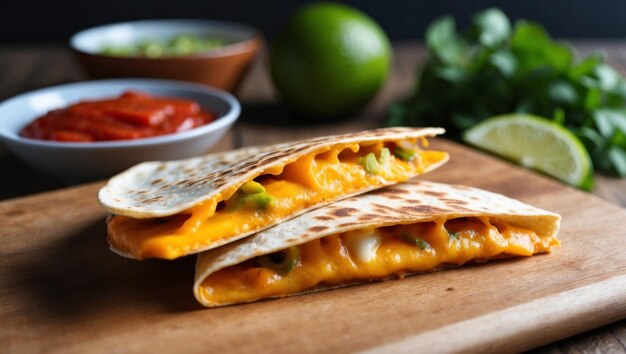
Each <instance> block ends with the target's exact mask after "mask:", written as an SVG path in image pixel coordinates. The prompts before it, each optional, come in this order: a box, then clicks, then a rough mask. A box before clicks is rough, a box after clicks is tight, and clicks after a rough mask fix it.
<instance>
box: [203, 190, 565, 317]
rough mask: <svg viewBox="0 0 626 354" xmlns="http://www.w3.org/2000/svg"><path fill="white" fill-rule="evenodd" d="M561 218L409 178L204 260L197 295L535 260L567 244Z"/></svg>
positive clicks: (212, 300) (289, 290) (228, 298)
mask: <svg viewBox="0 0 626 354" xmlns="http://www.w3.org/2000/svg"><path fill="white" fill-rule="evenodd" d="M560 218H561V217H560V216H559V215H558V214H555V213H552V212H548V211H545V210H541V209H538V208H535V207H532V206H530V205H527V204H524V203H522V202H520V201H517V200H513V199H510V198H507V197H505V196H503V195H500V194H495V193H491V192H487V191H484V190H480V189H477V188H470V187H465V186H456V185H446V184H440V183H433V182H425V181H409V182H406V183H402V184H398V185H395V186H392V187H388V188H384V189H380V190H377V191H373V192H370V193H368V194H363V195H359V196H355V197H352V198H349V199H344V200H341V201H338V202H335V203H333V204H330V205H327V206H324V207H322V208H319V209H316V210H313V211H310V212H308V213H306V214H303V215H300V216H298V217H296V218H293V219H291V220H289V221H286V222H284V223H281V224H279V225H277V226H275V227H273V228H270V229H267V230H265V231H262V232H260V233H257V234H255V235H253V236H251V237H248V238H246V239H243V240H240V241H238V242H235V243H231V244H228V245H225V246H223V247H220V248H217V249H214V250H211V251H208V252H204V253H201V254H200V255H198V261H197V263H196V276H195V283H194V295H195V297H196V298H197V300H198V301H199V302H200V303H201V304H202V305H204V306H207V307H215V306H223V305H228V304H235V303H243V302H251V301H256V300H259V299H264V298H271V297H282V296H289V295H295V294H301V293H307V292H312V291H319V290H323V289H328V288H334V287H341V286H346V285H352V284H357V283H363V282H370V281H373V280H385V279H389V278H393V277H400V278H401V277H403V276H405V275H410V274H417V273H423V272H430V271H434V270H439V269H443V268H448V267H453V266H459V265H462V264H464V263H467V262H472V261H474V262H482V261H487V260H491V259H499V258H503V257H513V256H532V255H533V254H537V253H544V252H549V251H550V250H551V248H552V247H554V246H558V245H560V242H559V240H558V239H557V238H556V234H557V232H558V229H559V224H560Z"/></svg>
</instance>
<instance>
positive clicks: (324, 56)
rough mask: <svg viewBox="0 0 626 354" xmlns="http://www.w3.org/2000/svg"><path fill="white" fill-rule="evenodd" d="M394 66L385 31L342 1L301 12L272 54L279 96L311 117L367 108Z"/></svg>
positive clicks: (343, 113)
mask: <svg viewBox="0 0 626 354" xmlns="http://www.w3.org/2000/svg"><path fill="white" fill-rule="evenodd" d="M390 62H391V45H390V43H389V39H388V38H387V36H386V35H385V32H384V31H383V30H382V29H381V27H380V26H379V25H378V24H377V23H376V22H375V21H374V20H373V19H371V18H370V17H369V16H367V15H366V14H364V13H363V12H361V11H358V10H356V9H354V8H351V7H349V6H346V5H342V4H337V3H313V4H310V5H307V6H304V7H303V8H301V9H300V10H299V11H298V12H296V14H294V15H293V17H291V19H290V20H289V21H288V22H287V24H286V25H285V27H284V28H283V29H282V30H281V31H280V33H279V34H278V36H277V37H276V39H275V40H274V43H273V44H272V49H271V53H270V69H271V74H272V79H273V81H274V85H275V86H276V88H277V89H278V92H279V93H280V94H281V96H282V97H283V99H284V100H285V101H286V102H287V104H288V105H290V106H291V107H292V108H293V109H294V110H296V111H297V112H298V113H300V114H302V115H304V116H306V117H309V118H312V119H331V118H337V117H340V116H342V115H348V114H350V113H352V112H354V111H356V110H358V109H359V108H361V107H363V106H364V105H365V104H366V103H367V102H368V101H369V100H370V99H371V98H372V97H373V96H374V94H375V93H376V92H377V91H378V89H379V88H380V87H381V85H382V84H383V83H384V82H385V79H386V78H387V74H388V72H389V65H390Z"/></svg>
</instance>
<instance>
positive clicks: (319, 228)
mask: <svg viewBox="0 0 626 354" xmlns="http://www.w3.org/2000/svg"><path fill="white" fill-rule="evenodd" d="M326 229H328V226H323V225H320V226H313V227H310V228H309V231H311V232H321V231H324V230H326Z"/></svg>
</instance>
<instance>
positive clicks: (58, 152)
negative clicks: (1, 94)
mask: <svg viewBox="0 0 626 354" xmlns="http://www.w3.org/2000/svg"><path fill="white" fill-rule="evenodd" d="M239 113H240V105H239V102H238V101H237V99H236V98H234V97H233V96H232V95H231V94H229V93H227V92H224V91H222V90H219V89H215V88H211V87H208V86H204V85H199V84H192V83H185V82H178V81H169V80H150V79H128V80H122V79H120V80H101V81H88V82H80V83H73V84H66V85H60V86H54V87H49V88H44V89H40V90H35V91H32V92H29V93H25V94H22V95H18V96H16V97H13V98H10V99H8V100H6V101H4V102H2V103H0V139H1V140H2V141H3V143H4V144H5V145H6V146H7V147H8V148H9V149H10V150H11V151H12V152H13V153H15V154H16V155H17V156H19V157H20V158H22V159H23V160H24V161H25V162H27V163H29V164H30V165H32V166H34V167H36V168H38V169H40V170H43V171H44V172H47V173H49V174H52V175H55V176H57V177H59V178H61V179H63V180H65V181H69V182H79V181H86V180H93V179H97V178H106V177H109V176H111V175H113V174H115V173H117V172H120V171H122V170H124V169H126V168H128V167H130V166H132V165H134V164H137V163H139V162H142V161H149V160H174V159H181V158H186V157H191V156H197V155H202V154H204V153H206V152H207V151H208V150H209V149H210V148H211V147H212V146H213V145H214V144H215V143H217V142H218V141H219V139H220V138H221V137H222V136H223V135H224V133H225V132H226V131H227V130H228V129H229V127H230V126H231V125H232V124H233V123H234V122H235V120H236V119H237V118H238V116H239Z"/></svg>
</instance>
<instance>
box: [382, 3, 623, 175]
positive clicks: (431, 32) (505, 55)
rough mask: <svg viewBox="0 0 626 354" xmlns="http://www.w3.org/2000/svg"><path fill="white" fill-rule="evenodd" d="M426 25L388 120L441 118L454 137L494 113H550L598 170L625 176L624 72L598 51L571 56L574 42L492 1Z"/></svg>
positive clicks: (429, 122) (438, 122)
mask: <svg viewBox="0 0 626 354" xmlns="http://www.w3.org/2000/svg"><path fill="white" fill-rule="evenodd" d="M455 27H456V26H455V22H454V19H453V18H451V17H449V16H446V17H442V18H440V19H437V20H436V21H434V22H433V23H432V24H431V25H430V26H429V28H428V30H427V32H426V42H427V45H428V49H429V51H430V54H431V55H430V58H429V59H428V61H427V62H426V63H425V64H424V66H423V67H421V69H420V71H419V73H418V75H417V76H418V77H417V83H416V85H415V87H414V90H413V92H412V93H411V95H410V97H409V98H408V99H407V100H405V101H404V102H400V103H395V104H393V105H391V106H390V111H389V117H388V120H387V123H388V124H389V125H416V126H443V127H445V128H447V130H448V132H449V134H450V135H451V136H452V137H457V138H458V137H459V136H460V133H461V132H462V131H463V130H465V129H467V128H470V127H472V126H473V125H475V124H477V123H478V122H480V121H482V120H484V119H487V118H489V117H492V116H496V115H500V114H505V113H511V112H524V113H532V114H535V115H539V116H543V117H547V118H552V119H554V120H555V121H557V122H558V123H560V124H562V125H564V126H565V127H567V128H568V129H569V130H571V131H572V132H573V133H574V134H575V135H577V136H578V137H579V138H580V139H581V141H582V142H583V144H584V145H585V147H586V148H587V150H588V151H589V154H590V156H591V158H592V160H593V164H594V167H595V169H596V170H598V171H603V172H608V173H616V174H618V175H619V176H622V177H624V176H626V80H624V78H623V77H622V76H621V75H620V74H619V73H617V72H616V71H615V70H614V69H613V68H612V67H611V66H609V65H608V64H607V63H606V62H605V60H604V57H603V56H602V55H601V54H593V55H591V56H589V57H587V58H584V59H583V60H580V61H576V59H575V53H574V51H573V49H572V48H571V47H570V46H568V45H567V44H565V43H561V42H557V41H554V40H552V39H551V38H550V36H549V35H548V34H547V33H546V31H545V29H544V28H543V27H541V26H540V25H538V24H536V23H532V22H528V21H523V20H520V21H517V22H516V23H515V24H514V25H511V22H510V21H509V19H508V18H507V17H506V15H504V13H502V11H500V10H498V9H488V10H485V11H483V12H480V13H477V14H476V15H475V16H474V17H473V19H472V24H471V26H470V27H469V28H467V29H466V30H465V31H463V32H457V30H456V28H455Z"/></svg>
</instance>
